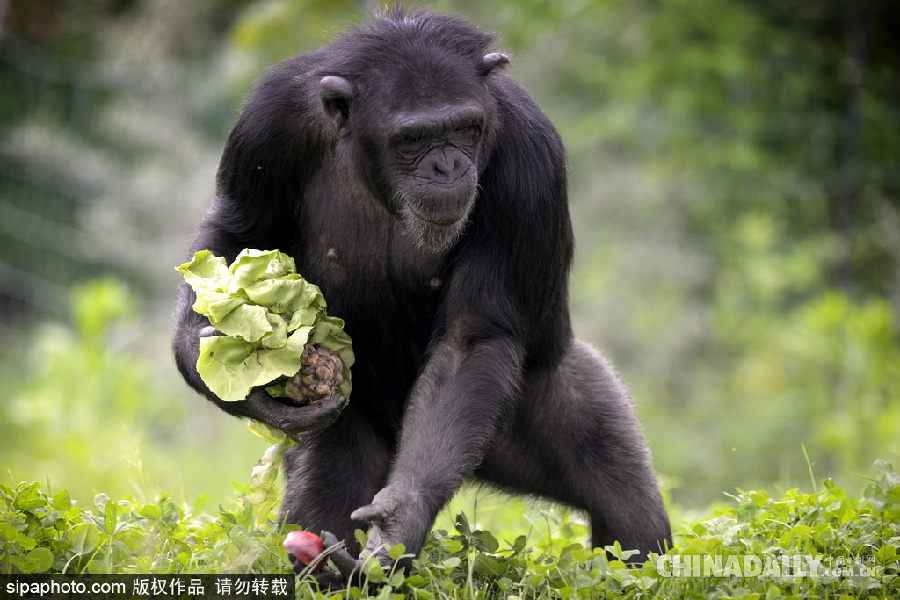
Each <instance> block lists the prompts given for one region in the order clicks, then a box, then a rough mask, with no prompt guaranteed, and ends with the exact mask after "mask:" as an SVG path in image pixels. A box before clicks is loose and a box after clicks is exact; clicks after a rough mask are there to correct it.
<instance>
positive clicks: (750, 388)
mask: <svg viewBox="0 0 900 600" xmlns="http://www.w3.org/2000/svg"><path fill="white" fill-rule="evenodd" d="M76 4H78V6H76V5H75V4H67V3H58V2H54V1H52V0H34V2H32V3H30V4H29V3H15V4H14V5H13V8H12V9H11V12H10V16H9V17H8V20H7V22H8V24H9V27H8V32H7V35H6V36H5V37H4V38H3V39H2V40H0V79H2V82H3V85H0V107H2V108H3V109H4V110H0V135H2V137H0V140H2V142H3V143H2V144H0V210H2V211H3V212H2V218H0V314H2V315H3V316H2V317H0V327H6V329H0V334H2V333H4V332H11V335H12V336H13V337H12V338H10V339H14V340H15V344H14V346H15V347H16V348H17V351H14V352H9V351H7V352H6V353H5V354H4V355H3V356H4V359H3V362H2V363H0V374H2V379H0V393H2V394H4V395H5V397H7V398H9V401H8V402H4V403H2V405H0V414H2V416H3V420H2V421H0V450H2V452H3V455H4V456H5V457H8V458H7V461H8V462H7V463H6V464H7V466H10V467H11V468H13V471H14V475H15V477H17V478H25V477H29V476H34V477H38V476H41V475H42V474H44V473H46V474H48V475H50V481H51V484H54V485H55V483H54V482H55V481H57V479H59V478H61V480H60V483H61V485H64V486H66V487H69V488H72V487H73V485H74V484H73V483H72V481H73V480H74V481H76V482H77V485H83V486H84V487H85V488H88V487H91V486H94V487H98V488H103V489H104V490H106V489H107V488H105V486H103V485H101V484H103V483H108V484H114V483H115V482H116V481H121V480H122V478H123V477H130V476H132V475H129V474H131V473H133V471H132V470H130V467H128V466H127V465H124V464H123V463H125V462H127V461H125V460H124V456H127V455H129V453H130V452H131V451H130V450H129V451H125V452H123V451H122V448H123V446H122V444H124V443H125V442H126V441H129V440H130V441H129V442H128V443H130V444H131V446H129V447H133V446H136V445H138V442H137V441H135V440H139V443H140V445H143V446H144V447H145V448H144V450H143V452H142V454H141V456H142V457H143V464H144V470H145V472H148V473H149V472H150V470H151V468H152V470H153V476H152V477H151V479H152V480H153V481H154V482H159V484H160V485H163V484H165V485H168V481H160V480H159V479H158V478H159V477H162V474H165V476H167V477H168V476H172V477H175V476H176V475H175V473H176V472H184V473H185V474H186V475H185V477H186V478H187V479H188V480H190V481H191V482H193V483H196V487H197V488H204V489H207V490H209V493H210V494H212V495H214V496H215V495H216V494H218V493H219V492H215V491H214V490H221V489H222V487H221V486H222V485H225V482H227V481H230V480H231V479H243V477H241V476H240V473H244V472H245V471H242V469H247V468H249V465H251V464H252V463H253V462H254V461H255V459H256V458H257V457H258V455H259V454H260V453H261V451H262V448H261V445H260V446H259V449H258V450H251V451H244V454H243V455H241V454H240V449H239V445H240V443H242V442H241V441H240V440H243V439H245V438H246V439H248V440H249V442H248V443H252V442H255V441H256V440H254V439H253V438H252V436H247V434H246V433H245V432H243V431H240V430H241V429H242V425H240V424H239V423H236V422H233V421H229V420H227V419H225V418H224V417H222V416H221V415H218V414H217V411H215V410H214V409H213V408H212V407H209V406H206V405H205V403H204V402H202V401H201V400H199V399H197V398H196V397H195V395H194V394H193V393H192V392H190V391H188V390H187V389H186V387H185V386H184V385H183V384H182V383H181V382H180V381H178V375H177V373H176V372H175V369H174V367H173V366H172V365H171V362H170V361H169V360H168V359H167V357H166V354H167V349H166V348H165V345H166V343H167V342H166V338H167V330H168V328H169V326H170V318H169V311H170V310H171V303H172V300H173V297H174V294H173V293H172V290H173V289H174V286H175V284H176V278H175V277H174V276H173V274H172V272H171V268H172V266H174V265H175V264H178V262H180V261H181V260H182V259H183V258H184V257H183V256H182V255H181V254H180V253H181V252H183V248H184V247H186V240H187V239H188V238H189V237H190V231H191V227H192V226H193V224H194V223H195V222H196V220H197V219H198V218H199V217H200V216H201V215H202V214H203V212H204V211H205V210H206V208H207V206H208V205H209V202H210V200H211V198H212V195H213V193H214V182H213V180H212V175H213V173H214V166H215V159H216V156H217V155H218V153H219V152H220V151H221V147H222V144H223V142H224V139H225V137H226V136H227V133H228V131H229V128H230V126H231V125H232V123H233V121H234V119H235V118H236V115H237V110H238V107H239V104H240V100H241V98H243V97H245V95H246V93H247V91H248V88H249V86H250V85H251V82H252V81H253V80H254V79H255V78H256V77H257V76H258V74H259V73H260V72H261V71H262V70H263V69H264V68H265V67H266V66H268V65H269V64H271V63H272V62H274V61H276V60H279V59H281V58H284V57H286V56H289V55H292V54H295V53H297V52H301V51H306V50H309V49H311V48H313V47H315V46H318V45H319V44H321V43H323V42H326V41H327V40H328V39H330V38H331V37H332V36H333V35H335V34H336V33H337V32H338V31H340V30H341V29H343V28H344V27H345V26H346V25H348V24H352V23H355V22H358V21H360V20H361V19H362V18H363V15H364V14H365V12H366V11H367V9H368V8H375V9H377V8H380V5H379V6H373V5H374V4H375V3H372V2H368V3H367V2H362V1H356V2H353V1H349V0H342V1H334V2H311V1H308V0H302V1H292V0H257V1H240V0H203V1H198V2H193V3H189V4H190V6H189V7H188V5H186V4H185V3H179V2H174V1H173V0H144V1H142V2H138V1H128V2H119V1H115V2H113V1H104V0H98V1H96V2H89V3H76ZM413 4H417V3H413ZM430 5H431V6H433V7H434V8H437V9H441V10H449V11H453V12H457V13H461V14H462V15H463V16H466V17H470V18H472V19H473V20H475V21H476V22H478V23H480V24H481V25H483V26H484V27H485V28H487V29H492V30H497V31H498V32H500V33H501V41H500V42H499V44H498V45H499V47H501V48H502V49H504V50H505V51H509V52H510V54H511V55H512V59H513V61H512V64H511V65H510V66H509V68H508V70H509V72H510V73H511V74H512V75H513V76H514V77H515V78H517V79H519V80H520V81H522V82H523V83H524V84H525V86H526V87H527V88H528V89H529V90H530V91H531V93H532V94H533V95H534V96H535V98H536V99H537V100H538V102H539V103H540V105H541V106H542V107H543V108H544V110H545V111H546V112H547V113H548V115H549V116H550V117H551V118H552V119H553V120H554V122H555V123H556V124H557V126H558V127H559V129H560V131H561V133H562V135H563V137H564V140H565V142H566V145H567V148H568V151H569V161H570V164H571V169H570V190H571V194H570V197H571V206H572V212H573V216H574V222H575V227H576V235H577V240H578V249H577V250H578V252H577V259H576V265H575V270H574V272H573V278H572V293H571V300H572V307H573V314H574V318H575V325H576V331H577V333H578V335H579V336H581V337H583V338H585V339H587V340H589V341H591V342H593V343H594V344H596V345H598V346H599V347H600V348H602V349H603V350H604V352H605V353H607V354H608V355H609V356H610V357H611V359H612V360H613V362H614V363H615V364H616V365H617V366H618V367H619V368H620V369H621V371H622V372H623V375H624V378H625V380H626V381H627V382H628V384H629V386H630V388H631V390H632V393H633V396H634V398H635V402H636V405H637V407H638V411H639V414H640V417H641V421H642V423H643V424H644V427H645V431H646V434H647V437H648V439H649V442H650V446H651V449H652V450H653V452H654V456H655V460H656V464H657V467H658V470H659V471H660V473H661V475H662V476H663V478H664V481H665V486H666V488H667V490H669V491H670V493H671V498H672V501H673V502H675V503H676V504H687V505H696V504H705V503H708V502H709V501H711V500H713V499H716V498H720V497H721V492H722V491H725V490H732V489H734V488H735V487H738V486H741V487H745V488H746V487H750V486H761V485H767V484H769V483H771V482H775V483H777V484H778V485H781V486H783V487H784V488H789V487H793V486H796V485H801V486H803V485H806V481H807V479H806V473H807V465H806V462H805V460H804V458H803V452H802V451H801V444H803V445H805V447H806V449H807V451H808V453H809V456H810V457H811V459H812V461H813V462H814V463H815V467H814V468H815V470H816V473H817V475H819V476H822V477H832V478H835V479H836V480H839V483H840V484H841V485H843V486H845V488H847V489H851V490H852V489H853V488H854V486H860V485H861V483H860V481H859V479H857V478H856V476H854V475H852V474H851V472H853V471H864V470H865V469H867V467H868V465H869V464H871V463H872V461H873V460H875V459H876V458H879V457H881V458H886V459H888V460H894V461H895V462H896V461H897V460H898V459H900V422H898V421H900V406H898V403H900V389H898V388H900V383H898V377H900V374H898V373H900V366H898V365H900V360H898V359H900V337H898V328H900V321H898V314H900V268H898V265H900V170H898V169H897V164H900V92H898V90H900V47H898V46H897V44H896V43H895V42H894V39H895V37H896V31H897V29H898V28H900V4H898V3H896V2H892V1H891V0H868V1H867V2H866V3H840V2H832V1H830V0H804V1H799V0H788V1H785V0H781V1H779V0H758V1H755V2H747V1H744V0H729V1H720V2H715V1H713V2H710V1H706V2H701V3H697V2H695V1H692V0H629V1H625V0H571V1H568V2H563V3H559V2H551V1H549V0H528V1H526V2H521V1H515V0H492V1H491V2H483V1H475V0H435V2H433V3H430ZM863 5H865V7H866V9H867V12H864V13H858V12H856V10H857V9H856V8H855V7H859V6H863ZM860 40H863V41H864V42H865V43H864V44H863V49H862V51H860V47H859V46H860V45H859V41H860ZM7 84H8V85H7ZM7 108H8V109H9V110H6V109H7ZM35 224H38V225H39V226H37V225H35ZM108 256H116V257H119V258H120V259H121V264H114V265H109V264H107V263H106V262H105V257H108ZM98 272H100V273H113V274H115V275H116V276H117V277H123V278H127V280H128V281H129V289H131V290H133V292H132V293H134V294H135V295H139V297H140V298H141V303H140V306H136V305H135V303H134V301H133V300H132V299H130V298H131V296H130V295H129V294H126V293H124V292H122V291H121V289H120V291H119V292H115V291H107V292H104V293H103V294H101V293H100V292H92V293H93V294H94V296H93V298H94V300H93V301H92V302H94V303H95V304H96V305H95V306H94V307H93V308H91V309H90V310H88V312H91V311H94V316H93V317H90V318H87V317H79V316H73V317H72V318H71V319H70V322H71V323H72V325H66V326H60V325H53V326H39V327H37V328H36V329H35V330H34V331H33V332H32V330H31V329H30V328H29V327H27V326H25V327H23V328H22V329H21V330H20V329H16V326H15V325H10V324H11V323H15V322H16V321H15V318H16V317H17V316H18V315H21V314H22V313H23V310H22V306H23V305H24V306H25V307H26V309H25V311H24V312H26V313H27V314H28V315H29V316H30V317H31V318H34V319H35V320H36V321H41V320H42V319H41V316H46V315H47V314H48V312H49V313H50V314H53V313H54V312H55V313H56V314H57V315H58V316H61V315H64V314H65V313H66V311H65V310H64V307H65V306H66V304H65V303H64V302H62V301H59V302H56V301H54V300H53V296H54V294H56V295H59V296H64V294H60V293H59V291H60V289H63V290H64V289H65V287H66V286H68V285H69V284H70V283H72V281H80V280H84V279H85V278H88V277H92V276H95V275H96V274H97V273H98ZM48 284H51V285H48ZM103 285H105V286H107V287H109V288H110V289H112V288H115V286H110V284H108V283H107V284H103ZM101 287H102V286H101ZM51 292H52V293H51ZM104 294H106V296H104ZM116 294H121V298H120V300H121V301H120V300H115V298H116V297H117V296H116ZM104 298H106V300H104ZM76 305H77V301H76ZM104 305H105V308H104ZM129 305H130V308H129ZM29 311H30V312H29ZM77 312H78V311H77V310H76V315H77ZM138 313H140V318H139V319H138V320H137V321H133V322H131V323H130V324H129V325H128V326H127V327H126V330H127V331H128V332H129V333H128V335H129V336H130V337H128V338H127V339H128V340H129V341H128V343H125V344H124V345H118V342H117V341H116V340H121V339H123V338H122V336H121V335H118V334H112V332H113V330H116V329H117V328H120V327H122V324H123V323H125V320H124V317H125V316H126V315H132V316H135V315H136V314H138ZM35 315H37V318H35ZM338 316H339V315H338ZM85 319H87V321H85ZM90 319H94V320H95V321H97V322H99V323H101V324H103V323H105V325H90V324H89V321H90ZM115 319H118V320H115ZM60 320H64V319H61V318H59V317H58V318H57V319H56V321H60ZM98 327H100V328H101V329H103V328H104V327H105V328H106V329H103V333H102V334H101V333H97V331H98V329H97V328H98ZM92 332H94V333H92ZM20 348H21V349H24V351H23V352H18V349H20ZM122 352H125V354H124V355H122V354H121V353H122ZM19 354H24V355H26V356H28V357H30V358H29V360H28V362H27V363H23V362H22V360H21V358H20V357H19V356H18V355H19ZM81 354H84V356H80V355H81ZM57 371H58V374H57ZM76 371H77V372H78V373H86V374H87V375H82V374H78V375H76V374H75V373H76ZM82 378H83V379H82ZM80 382H83V383H80ZM82 390H83V391H82ZM126 390H127V391H126ZM64 392H68V393H67V394H66V393H64ZM64 402H65V403H67V404H65V405H64V406H63V405H62V404H61V403H64ZM69 412H71V415H69V414H68V413H69ZM64 414H65V415H66V418H67V419H68V418H69V416H71V420H69V421H63V420H62V418H61V417H60V416H59V415H64ZM76 423H78V426H77V427H76V426H75V424H76ZM60 428H61V432H60V433H59V434H58V436H59V440H66V441H65V442H61V444H62V446H61V447H62V448H65V450H64V451H63V452H58V451H57V452H55V453H54V450H59V447H60V446H56V447H55V448H54V446H55V445H54V439H53V436H50V435H47V434H45V433H44V432H45V430H46V431H60ZM85 431H87V432H89V433H88V434H87V436H85V435H84V432H85ZM198 431H199V432H201V437H202V441H200V442H196V441H195V440H194V438H195V436H196V435H197V432H198ZM79 436H80V437H87V438H88V439H79ZM92 438H93V439H92ZM117 444H118V445H117ZM258 444H259V443H258ZM68 446H71V448H69V447H68ZM110 448H113V449H114V450H113V451H112V452H110ZM104 452H105V453H104ZM79 453H81V454H79ZM69 454H71V455H72V456H73V457H74V456H81V457H82V460H81V461H72V462H71V463H69V462H67V461H66V458H65V456H67V455H69ZM111 455H112V456H111ZM88 456H89V457H91V460H92V461H95V462H96V464H97V466H96V467H93V466H91V463H90V462H85V460H87V459H86V458H84V457H88ZM113 458H115V459H116V460H113ZM117 461H118V462H117ZM103 464H106V465H107V466H102V465H103ZM76 465H77V467H76ZM211 465H214V468H210V467H211ZM220 468H221V469H222V470H223V473H216V472H212V471H216V470H218V469H220ZM69 469H72V470H69ZM74 469H78V470H77V471H75V470H74ZM81 469H85V470H84V471H81ZM224 471H227V472H228V473H231V472H234V473H238V475H234V476H231V475H227V474H225V473H224ZM76 473H77V474H76ZM194 473H196V474H197V476H196V477H194V475H193V474H194ZM123 474H124V475H123ZM213 480H216V481H217V482H218V483H211V481H213ZM95 482H96V483H95ZM217 486H218V487H217ZM85 493H86V492H85Z"/></svg>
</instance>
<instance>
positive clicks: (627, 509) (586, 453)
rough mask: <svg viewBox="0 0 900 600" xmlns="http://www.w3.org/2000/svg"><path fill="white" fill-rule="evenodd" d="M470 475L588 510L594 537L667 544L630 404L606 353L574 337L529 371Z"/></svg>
mask: <svg viewBox="0 0 900 600" xmlns="http://www.w3.org/2000/svg"><path fill="white" fill-rule="evenodd" d="M525 394H526V397H525V398H523V401H522V402H520V403H519V404H518V406H517V408H516V411H515V413H514V414H512V415H511V416H510V418H509V421H508V422H507V424H506V426H505V428H504V430H503V433H502V434H501V436H500V437H499V439H498V440H497V442H496V443H495V444H494V446H493V448H492V450H491V452H490V453H489V454H488V456H487V457H486V458H485V460H484V462H483V463H482V465H481V467H480V468H479V469H478V471H477V472H476V476H478V477H479V478H482V479H484V480H486V481H489V482H492V483H495V484H499V485H500V486H501V487H504V488H507V489H512V490H518V491H522V492H526V493H532V494H538V495H541V496H545V497H548V498H551V499H554V500H557V501H560V502H563V503H565V504H568V505H570V506H574V507H576V508H580V509H583V510H585V511H587V513H588V514H589V516H590V518H591V525H592V542H593V545H594V546H595V547H603V546H606V545H610V544H612V543H613V542H614V541H616V540H618V541H619V543H620V544H621V545H622V548H623V549H637V550H640V551H641V555H640V556H638V557H635V558H638V559H641V560H643V559H644V558H645V557H646V554H647V552H650V551H653V552H663V551H664V550H665V545H666V544H669V545H670V546H671V529H670V525H669V518H668V516H667V515H666V510H665V507H664V506H663V501H662V497H661V496H660V493H659V487H658V485H657V482H656V476H655V473H654V471H653V467H652V465H651V461H650V452H649V451H648V449H647V446H646V444H645V442H644V440H643V436H642V434H641V431H640V428H639V426H638V423H637V420H636V418H635V414H634V406H633V405H632V402H631V399H630V398H629V396H628V393H627V391H626V390H625V387H624V386H623V384H622V383H621V381H620V380H619V378H618V376H617V375H616V374H615V372H614V371H613V369H612V367H611V366H610V365H609V363H608V362H606V360H605V359H604V358H603V357H602V356H600V354H599V353H597V351H596V350H594V349H593V348H591V347H590V346H589V345H587V344H585V343H583V342H579V341H577V340H576V341H573V342H572V344H571V346H570V347H569V350H568V351H567V353H566V356H565V357H564V358H563V360H562V361H561V362H560V363H559V365H558V366H557V367H556V368H555V369H554V370H552V371H546V372H536V373H531V374H530V376H529V377H528V382H527V387H526V391H525Z"/></svg>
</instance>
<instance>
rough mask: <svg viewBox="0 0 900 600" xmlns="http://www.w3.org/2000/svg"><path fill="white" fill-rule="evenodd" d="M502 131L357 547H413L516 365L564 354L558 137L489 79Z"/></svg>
mask: <svg viewBox="0 0 900 600" xmlns="http://www.w3.org/2000/svg"><path fill="white" fill-rule="evenodd" d="M497 83H498V90H499V95H498V106H499V109H500V115H501V116H500V122H501V123H502V129H501V130H500V131H499V132H498V135H497V141H496V147H498V148H502V149H503V151H502V152H497V153H495V154H494V155H493V157H492V159H491V162H490V163H489V165H488V167H487V169H486V170H485V172H484V175H483V176H482V178H481V180H480V182H479V183H480V186H481V194H480V195H479V198H478V200H477V203H476V208H475V211H474V213H473V215H472V219H471V222H470V223H469V224H468V226H467V229H466V234H465V236H464V237H463V238H462V241H461V242H460V247H459V249H458V250H459V254H458V256H457V257H456V259H455V261H454V268H453V270H452V273H451V275H450V278H449V283H448V289H447V292H446V294H445V297H444V299H443V303H444V304H443V315H444V319H445V321H444V328H443V331H442V332H439V333H438V334H437V335H438V337H437V338H436V339H435V340H433V342H432V343H433V347H432V351H431V353H430V357H429V359H428V361H427V363H426V366H425V368H424V370H423V372H422V373H421V375H420V376H419V379H418V380H417V383H416V385H415V386H414V388H413V391H412V393H411V395H410V399H409V404H408V407H407V412H406V414H405V417H404V420H403V429H402V433H401V439H400V446H399V449H398V454H397V458H396V462H395V465H394V468H393V470H392V472H391V475H390V476H389V479H388V484H387V486H386V487H385V488H384V489H383V490H381V491H380V492H379V493H378V494H376V496H375V498H374V500H373V502H372V504H370V505H368V506H364V507H362V508H360V509H359V510H357V511H356V512H355V513H354V514H353V518H354V519H356V520H361V521H369V522H371V523H372V524H373V528H372V533H371V534H370V537H369V543H368V546H367V547H366V549H365V551H364V552H365V553H368V554H374V555H375V556H377V557H378V558H379V559H381V560H382V561H383V562H389V561H388V560H386V555H385V550H384V546H391V545H394V544H397V543H398V542H403V543H404V545H405V546H406V549H407V552H412V553H416V552H418V550H419V549H420V548H421V544H422V542H423V541H424V538H425V535H426V534H427V531H428V528H429V527H430V526H431V524H432V522H433V520H434V518H435V516H436V514H437V512H438V511H439V510H440V509H441V507H442V506H443V505H444V504H445V503H446V502H447V501H448V500H449V499H450V498H451V497H452V495H453V493H455V492H456V490H457V489H458V488H459V486H460V484H461V483H462V481H463V479H464V478H465V477H467V476H468V475H470V474H471V473H472V472H473V470H474V469H475V468H476V467H477V466H478V464H479V463H480V462H481V461H482V459H483V458H484V456H485V454H486V453H487V451H488V450H489V449H490V445H491V443H492V442H493V441H494V439H495V438H496V435H497V433H498V431H499V430H500V428H501V427H502V426H503V425H504V424H505V420H506V417H507V415H509V414H510V412H511V410H512V409H513V408H514V406H515V403H516V402H517V401H518V400H519V398H520V392H521V389H522V386H523V384H524V373H525V370H526V367H528V368H541V367H546V366H548V365H550V364H552V362H553V361H554V360H558V356H560V355H561V354H562V350H561V348H562V347H563V346H564V344H566V343H568V341H569V339H570V336H571V328H570V324H569V318H568V308H567V306H566V303H567V294H568V292H567V278H568V271H569V267H570V263H571V258H572V230H571V223H570V221H569V213H568V206H567V196H566V169H565V157H564V152H563V149H562V143H561V140H560V139H559V135H558V134H557V133H556V130H555V129H554V128H553V126H552V125H551V124H550V122H549V120H547V118H546V116H544V115H543V113H541V112H540V110H539V109H538V108H537V107H536V106H535V105H534V103H533V101H531V99H530V98H528V96H527V95H526V94H525V93H524V92H523V91H522V89H521V88H520V87H518V85H517V84H515V83H513V82H512V81H511V80H508V79H500V80H499V81H498V82H497Z"/></svg>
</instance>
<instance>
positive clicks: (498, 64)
mask: <svg viewBox="0 0 900 600" xmlns="http://www.w3.org/2000/svg"><path fill="white" fill-rule="evenodd" d="M507 63H509V57H508V56H507V55H505V54H503V53H502V52H491V53H490V54H485V55H484V57H483V58H482V59H481V63H480V64H479V65H478V72H479V73H481V74H482V75H487V74H488V73H490V72H491V71H493V70H494V69H498V68H501V69H502V68H503V67H504V66H505V65H506V64H507Z"/></svg>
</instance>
